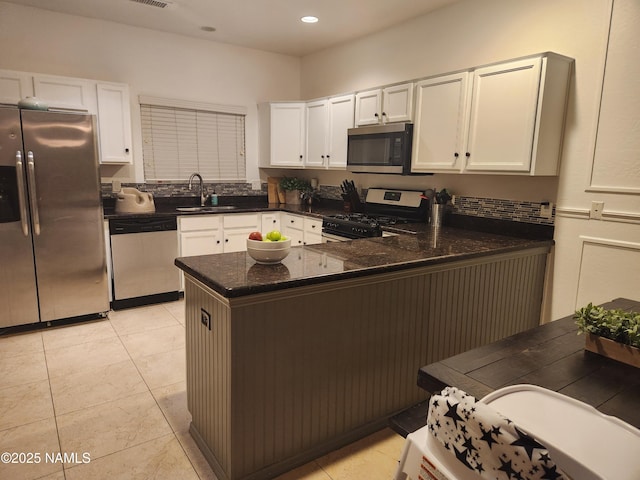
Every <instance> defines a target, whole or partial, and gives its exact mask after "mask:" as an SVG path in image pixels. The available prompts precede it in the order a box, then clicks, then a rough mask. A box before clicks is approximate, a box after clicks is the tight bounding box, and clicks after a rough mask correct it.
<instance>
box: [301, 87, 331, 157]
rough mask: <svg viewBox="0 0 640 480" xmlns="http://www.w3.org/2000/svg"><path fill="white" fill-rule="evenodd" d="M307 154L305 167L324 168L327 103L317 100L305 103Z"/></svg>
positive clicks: (327, 118) (327, 115) (327, 116)
mask: <svg viewBox="0 0 640 480" xmlns="http://www.w3.org/2000/svg"><path fill="white" fill-rule="evenodd" d="M306 114H307V154H306V156H305V159H304V164H305V166H307V167H324V166H326V156H327V153H328V149H327V138H328V123H329V102H328V101H327V100H318V101H316V102H308V103H307V112H306Z"/></svg>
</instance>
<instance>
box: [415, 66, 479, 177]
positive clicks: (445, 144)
mask: <svg viewBox="0 0 640 480" xmlns="http://www.w3.org/2000/svg"><path fill="white" fill-rule="evenodd" d="M468 82H469V72H461V73H455V74H452V75H445V76H442V77H436V78H431V79H428V80H423V81H421V82H418V83H417V84H416V111H415V124H414V129H413V155H412V161H411V171H413V172H434V171H454V172H455V171H459V170H460V169H461V166H462V165H463V161H462V160H463V158H464V152H465V150H464V149H465V144H466V126H467V117H468V115H467V114H466V112H467V108H466V106H467V91H468Z"/></svg>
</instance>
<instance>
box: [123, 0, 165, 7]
mask: <svg viewBox="0 0 640 480" xmlns="http://www.w3.org/2000/svg"><path fill="white" fill-rule="evenodd" d="M131 1H132V2H135V3H141V4H143V5H149V6H150V7H158V8H164V7H166V6H168V5H169V3H170V2H162V1H160V0H131Z"/></svg>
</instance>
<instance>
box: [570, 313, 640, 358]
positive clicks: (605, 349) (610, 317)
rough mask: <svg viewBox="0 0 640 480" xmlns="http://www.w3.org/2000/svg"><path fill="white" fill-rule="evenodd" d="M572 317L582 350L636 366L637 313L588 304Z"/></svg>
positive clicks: (638, 354)
mask: <svg viewBox="0 0 640 480" xmlns="http://www.w3.org/2000/svg"><path fill="white" fill-rule="evenodd" d="M574 318H575V319H576V324H577V325H578V334H580V333H585V334H586V335H587V338H586V340H585V349H586V350H589V351H591V352H595V353H599V354H600V355H604V356H606V357H609V358H613V359H614V360H618V361H620V362H624V363H627V364H629V365H633V366H635V367H639V368H640V313H635V312H626V311H624V310H620V309H615V310H606V309H605V308H602V307H599V306H594V305H593V304H591V303H590V304H589V305H587V306H586V307H583V308H581V309H580V310H577V311H576V313H575V315H574Z"/></svg>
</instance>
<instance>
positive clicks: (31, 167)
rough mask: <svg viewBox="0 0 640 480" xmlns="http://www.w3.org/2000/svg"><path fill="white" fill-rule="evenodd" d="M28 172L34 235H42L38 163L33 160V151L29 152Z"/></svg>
mask: <svg viewBox="0 0 640 480" xmlns="http://www.w3.org/2000/svg"><path fill="white" fill-rule="evenodd" d="M27 172H28V174H29V184H30V188H29V197H30V198H29V200H30V204H31V216H32V218H33V233H34V235H40V215H39V214H38V195H37V194H36V165H35V162H34V161H33V152H27Z"/></svg>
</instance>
